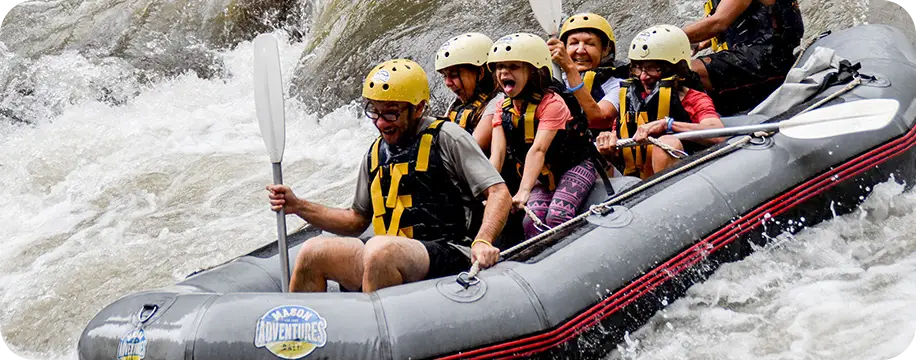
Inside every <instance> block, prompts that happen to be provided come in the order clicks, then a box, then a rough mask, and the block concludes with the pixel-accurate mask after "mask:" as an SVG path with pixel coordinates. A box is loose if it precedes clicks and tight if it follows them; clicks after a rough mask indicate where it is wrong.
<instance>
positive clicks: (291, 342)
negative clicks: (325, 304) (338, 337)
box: [254, 306, 328, 360]
mask: <svg viewBox="0 0 916 361" xmlns="http://www.w3.org/2000/svg"><path fill="white" fill-rule="evenodd" d="M327 327H328V321H327V320H325V319H324V318H322V317H321V315H319V314H318V312H315V311H314V310H312V309H311V308H308V307H302V306H279V307H275V308H273V309H272V310H270V311H267V313H265V314H264V316H261V319H259V320H258V326H257V328H256V329H255V333H254V346H255V347H258V348H260V347H266V348H267V350H268V351H270V353H272V354H274V355H275V356H277V357H281V358H285V359H287V360H290V359H298V358H303V357H305V356H308V354H310V353H312V351H314V350H315V349H316V348H320V347H323V346H324V344H325V343H326V342H327V341H328V333H327V331H325V329H326V328H327Z"/></svg>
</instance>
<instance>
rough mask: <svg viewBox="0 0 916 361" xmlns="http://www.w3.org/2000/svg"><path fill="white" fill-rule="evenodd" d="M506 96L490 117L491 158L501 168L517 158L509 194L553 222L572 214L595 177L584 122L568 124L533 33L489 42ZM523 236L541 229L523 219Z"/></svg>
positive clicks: (518, 205)
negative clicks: (516, 181) (515, 182)
mask: <svg viewBox="0 0 916 361" xmlns="http://www.w3.org/2000/svg"><path fill="white" fill-rule="evenodd" d="M488 62H489V64H490V66H491V67H492V68H493V69H494V71H493V72H494V74H495V75H496V81H497V83H498V84H499V86H500V88H502V90H503V92H504V93H505V94H506V96H507V99H506V101H504V102H503V104H502V107H501V108H500V109H497V110H496V114H494V116H493V142H492V149H491V154H490V161H491V162H492V163H493V166H494V167H496V169H501V168H502V166H503V163H504V160H505V159H506V158H508V159H510V160H512V161H514V162H516V163H518V170H519V171H520V173H521V176H522V181H521V184H520V185H519V189H518V190H516V192H515V195H514V196H513V197H512V203H513V205H514V206H515V207H516V208H523V207H527V208H528V209H530V210H531V211H532V213H533V214H534V216H536V217H537V218H538V219H539V220H540V221H543V222H545V223H546V225H547V226H549V227H553V226H556V225H558V224H560V223H563V222H565V221H567V220H569V219H572V218H573V217H574V216H575V215H576V210H577V209H578V208H579V205H580V204H581V203H582V201H583V200H584V199H585V197H587V196H588V193H589V191H590V190H591V188H592V185H593V184H594V183H595V178H596V176H597V174H596V172H595V166H594V165H593V164H592V162H591V160H590V159H589V158H590V156H591V153H590V147H594V146H593V145H592V144H591V142H590V141H589V139H588V135H587V134H588V132H586V131H584V130H585V129H587V127H588V124H587V121H586V120H585V119H584V118H583V117H578V118H576V119H578V120H579V121H580V122H581V124H573V123H575V122H572V121H571V120H572V119H573V117H572V116H571V114H570V111H569V108H568V107H567V106H566V103H565V102H564V100H563V98H562V97H561V96H560V95H559V94H557V93H556V90H555V89H554V88H551V87H549V86H548V85H550V84H551V83H552V76H551V73H550V72H551V71H550V67H551V65H550V50H548V48H547V43H545V42H544V40H543V39H541V38H539V37H537V36H536V35H533V34H527V33H519V34H512V35H507V36H504V37H502V38H500V39H499V40H497V41H496V43H495V44H493V49H491V51H490V55H489V58H488ZM524 228H525V235H526V236H527V237H529V238H530V237H532V236H534V235H537V234H538V233H540V232H541V231H542V230H539V229H538V228H537V227H535V223H534V222H533V220H532V219H530V218H526V219H525V221H524Z"/></svg>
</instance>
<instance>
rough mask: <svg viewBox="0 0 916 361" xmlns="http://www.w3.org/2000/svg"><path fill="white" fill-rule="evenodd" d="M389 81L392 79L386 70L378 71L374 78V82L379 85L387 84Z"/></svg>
mask: <svg viewBox="0 0 916 361" xmlns="http://www.w3.org/2000/svg"><path fill="white" fill-rule="evenodd" d="M388 79H391V74H390V73H388V70H385V69H382V70H379V71H377V72H376V73H375V75H373V76H372V80H373V81H377V82H379V83H387V82H388Z"/></svg>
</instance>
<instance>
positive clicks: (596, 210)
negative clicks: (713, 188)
mask: <svg viewBox="0 0 916 361" xmlns="http://www.w3.org/2000/svg"><path fill="white" fill-rule="evenodd" d="M769 135H770V134H766V133H765V134H762V135H761V134H759V133H758V134H755V136H769ZM755 136H750V135H745V136H743V137H741V138H739V139H738V140H737V141H735V142H734V143H731V144H728V145H726V146H724V147H722V148H720V149H718V150H716V151H714V152H712V153H709V154H707V155H705V156H702V157H700V158H697V160H695V161H693V162H690V163H687V164H685V165H684V166H682V167H680V168H677V169H675V170H673V171H671V172H669V173H665V174H663V175H661V176H659V177H658V178H655V179H653V180H651V181H648V182H645V183H643V184H642V185H640V186H638V187H636V188H633V189H630V190H628V191H626V192H624V193H622V194H620V195H618V196H616V197H614V198H611V199H610V200H608V201H605V202H603V203H599V204H596V205H593V206H591V207H589V211H588V212H585V213H582V214H580V215H578V216H576V217H574V218H572V219H570V220H568V221H566V222H563V223H561V224H559V225H557V226H556V227H553V228H551V229H550V230H548V231H546V232H543V233H541V234H539V235H537V236H534V237H531V239H529V240H527V241H524V242H522V243H519V244H517V245H515V246H513V247H511V248H509V249H506V250H504V251H502V252H499V257H500V258H503V257H506V256H508V255H510V254H512V253H515V252H516V251H518V250H520V249H523V248H525V247H528V246H530V245H531V244H534V243H537V242H539V241H541V240H544V239H545V238H548V237H550V236H552V235H554V234H556V233H558V232H560V231H563V230H565V229H567V228H569V227H571V226H572V225H574V224H577V223H579V222H581V221H583V220H585V219H586V218H588V216H590V215H592V214H595V215H603V214H605V212H607V211H609V210H611V206H612V205H614V204H616V203H619V202H620V201H623V200H624V199H627V198H629V197H631V196H633V195H635V194H637V193H639V192H642V191H643V190H646V189H648V188H649V187H652V186H654V185H656V184H659V183H661V182H663V181H665V180H668V179H670V178H672V177H674V176H676V175H679V174H681V173H684V172H686V171H688V170H690V169H692V168H694V167H696V166H698V165H700V164H703V163H706V162H708V161H710V160H712V159H715V158H718V157H721V156H723V155H725V154H727V153H731V152H733V151H735V150H737V149H738V148H740V147H742V146H744V145H745V144H747V143H748V142H750V141H751V139H753V138H754V137H755ZM497 263H499V261H497ZM479 272H480V265H479V264H478V262H474V264H473V265H471V269H470V271H468V272H461V274H459V275H458V278H457V279H456V282H458V283H459V284H461V285H462V286H464V287H465V288H467V287H469V286H471V285H474V284H477V283H478V282H480V280H478V279H477V277H476V276H477V274H478V273H479Z"/></svg>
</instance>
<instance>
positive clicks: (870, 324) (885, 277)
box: [609, 181, 916, 359]
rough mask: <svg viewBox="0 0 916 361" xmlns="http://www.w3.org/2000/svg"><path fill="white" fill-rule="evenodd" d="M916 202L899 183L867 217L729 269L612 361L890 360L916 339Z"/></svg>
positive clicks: (863, 210)
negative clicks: (715, 360)
mask: <svg viewBox="0 0 916 361" xmlns="http://www.w3.org/2000/svg"><path fill="white" fill-rule="evenodd" d="M914 210H916V192H913V191H909V192H906V193H903V186H902V185H900V184H897V183H894V182H892V181H889V182H885V183H882V184H879V185H877V186H876V187H875V189H874V193H872V194H871V195H870V196H869V197H868V199H867V200H866V201H865V203H863V204H862V205H861V206H860V207H859V209H858V210H856V211H855V212H853V213H851V214H847V215H844V216H841V217H839V218H835V219H832V220H829V221H826V222H823V223H821V224H819V225H816V226H814V227H811V228H807V229H804V230H802V231H801V232H799V233H798V234H797V235H795V236H794V237H788V238H787V239H785V240H777V241H776V242H773V243H772V244H770V245H768V246H767V247H766V248H765V249H763V250H761V251H758V252H756V253H754V254H752V255H751V256H749V257H748V258H746V259H744V260H742V261H739V262H735V263H729V264H725V265H723V266H722V267H721V268H720V269H719V270H718V271H717V272H716V273H715V274H714V275H713V276H711V277H710V279H709V280H707V281H706V282H704V283H700V284H696V285H694V286H693V287H691V288H690V289H689V290H688V291H687V294H686V295H685V296H684V297H682V298H681V299H678V300H677V301H675V302H673V303H672V304H671V305H670V306H668V307H667V308H665V309H663V310H662V311H659V313H658V314H656V315H655V316H654V317H653V318H652V319H651V320H650V321H649V322H648V323H647V324H646V325H645V326H643V327H642V328H640V329H639V330H637V331H636V332H635V333H634V334H631V335H629V337H628V338H627V340H626V341H625V342H623V343H621V344H620V345H618V347H617V351H615V352H612V353H611V354H610V355H609V357H611V358H625V359H722V358H724V359H887V358H891V357H895V356H897V355H899V354H900V353H901V352H903V350H905V349H906V348H907V347H909V345H910V344H911V343H912V342H913V336H914V332H916V230H914V229H913V228H912V224H913V222H914V221H916V214H914Z"/></svg>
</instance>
